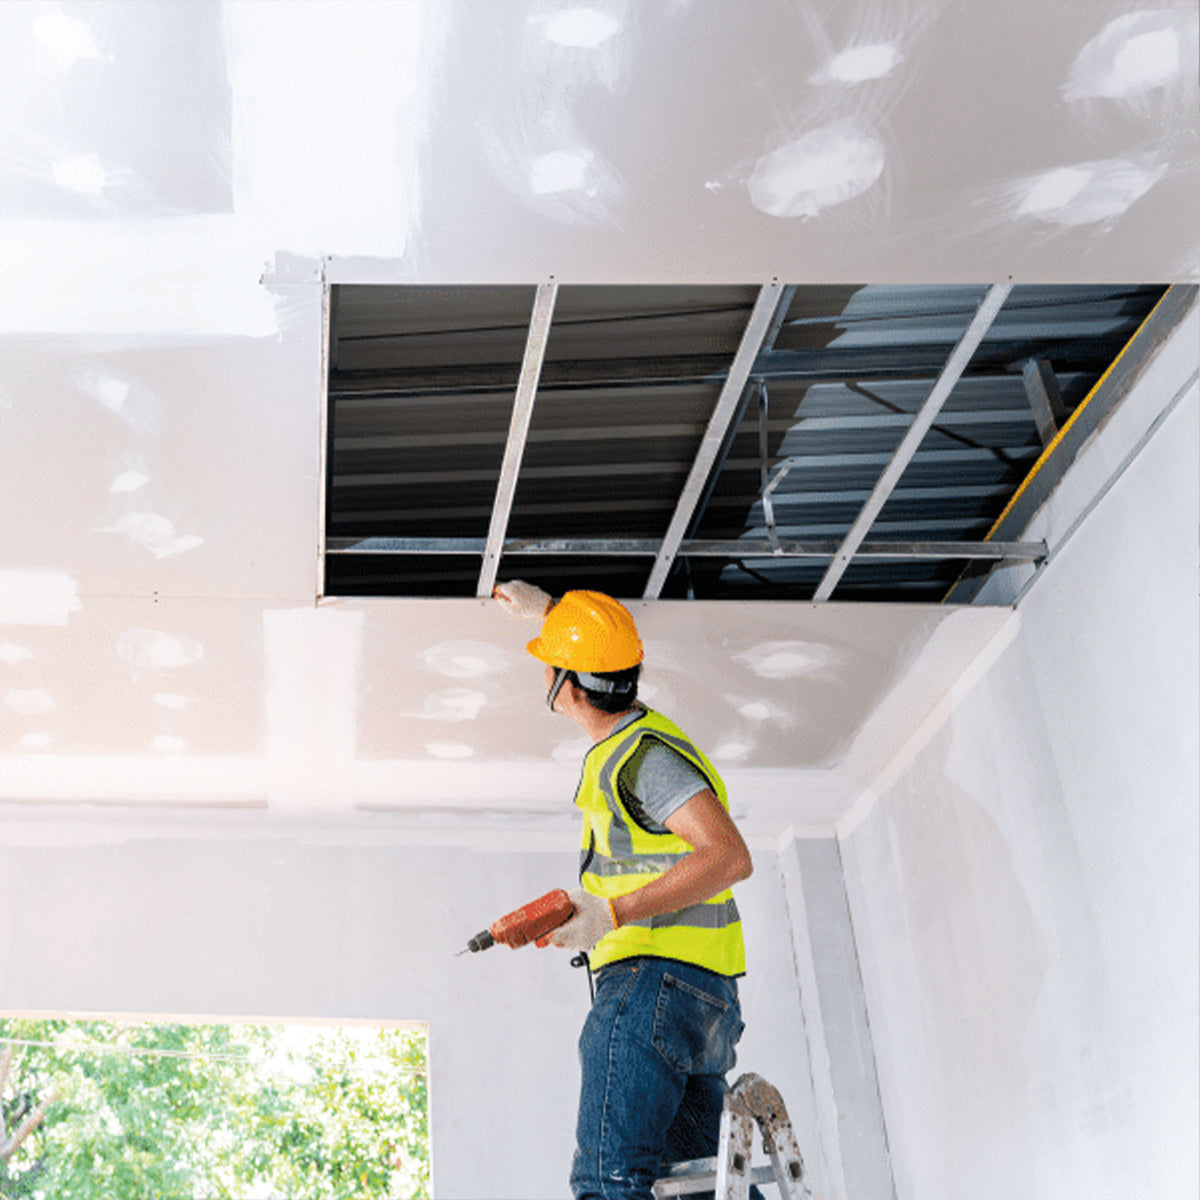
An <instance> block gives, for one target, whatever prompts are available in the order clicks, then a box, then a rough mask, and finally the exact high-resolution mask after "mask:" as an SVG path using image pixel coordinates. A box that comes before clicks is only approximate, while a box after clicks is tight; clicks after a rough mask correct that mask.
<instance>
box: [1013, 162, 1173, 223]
mask: <svg viewBox="0 0 1200 1200" xmlns="http://www.w3.org/2000/svg"><path fill="white" fill-rule="evenodd" d="M1165 173H1166V167H1165V166H1164V165H1163V164H1161V163H1146V164H1140V163H1136V162H1133V161H1131V160H1130V159H1126V158H1112V159H1108V160H1106V161H1103V162H1086V163H1077V164H1075V165H1073V166H1065V167H1057V168H1056V169H1055V170H1053V171H1046V172H1045V173H1043V174H1041V175H1036V176H1034V177H1033V178H1032V179H1031V180H1029V181H1027V183H1026V184H1025V186H1024V188H1023V189H1022V190H1021V192H1020V199H1019V201H1018V204H1017V214H1018V215H1019V216H1023V217H1033V218H1034V219H1035V220H1038V221H1044V222H1047V223H1049V224H1054V225H1092V224H1095V223H1097V222H1100V221H1111V220H1112V219H1113V218H1115V217H1119V216H1120V215H1121V214H1122V213H1124V212H1125V211H1126V210H1127V209H1128V208H1129V207H1130V206H1131V205H1132V204H1133V203H1134V202H1135V201H1136V200H1139V199H1141V197H1142V196H1144V195H1145V194H1146V193H1147V192H1148V191H1149V190H1150V189H1151V188H1152V187H1153V186H1154V185H1155V184H1156V183H1157V182H1158V181H1159V180H1160V179H1161V178H1162V177H1163V175H1164V174H1165Z"/></svg>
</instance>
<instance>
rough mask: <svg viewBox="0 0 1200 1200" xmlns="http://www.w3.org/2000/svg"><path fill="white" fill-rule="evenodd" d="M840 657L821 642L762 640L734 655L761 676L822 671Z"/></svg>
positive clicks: (793, 676)
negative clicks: (760, 643) (758, 643)
mask: <svg viewBox="0 0 1200 1200" xmlns="http://www.w3.org/2000/svg"><path fill="white" fill-rule="evenodd" d="M839 657H840V656H839V655H838V652H837V651H836V650H834V649H833V647H832V646H826V645H823V644H822V643H820V642H763V643H762V645H760V646H754V647H753V648H752V649H750V650H745V651H743V652H742V653H741V654H735V655H734V656H733V658H734V661H736V662H741V663H745V664H746V666H747V667H749V668H750V670H751V671H753V672H754V673H755V675H757V676H759V677H760V678H762V679H797V678H799V677H800V676H802V675H817V674H821V673H823V672H826V671H828V670H830V669H831V668H833V667H835V666H836V665H837V663H838V660H839Z"/></svg>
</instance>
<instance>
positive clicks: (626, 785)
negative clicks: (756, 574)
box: [493, 580, 757, 1200]
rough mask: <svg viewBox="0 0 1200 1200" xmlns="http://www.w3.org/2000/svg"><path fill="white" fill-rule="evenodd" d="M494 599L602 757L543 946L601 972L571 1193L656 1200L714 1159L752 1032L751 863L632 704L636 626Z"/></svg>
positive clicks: (695, 780) (511, 594)
mask: <svg viewBox="0 0 1200 1200" xmlns="http://www.w3.org/2000/svg"><path fill="white" fill-rule="evenodd" d="M493 594H494V596H495V598H496V599H497V600H498V601H499V602H500V603H501V604H502V605H503V606H504V608H505V609H506V610H507V611H508V612H510V613H512V614H514V615H517V616H524V617H530V618H538V619H541V620H542V625H541V632H540V633H539V635H538V636H537V637H536V638H534V639H533V640H532V641H531V642H530V643H529V645H528V649H529V652H530V653H531V654H532V655H533V656H534V657H535V658H537V659H539V660H540V661H541V662H542V663H543V664H545V683H546V702H547V704H548V705H549V707H550V709H551V711H552V712H555V713H559V714H561V715H563V716H565V717H568V718H570V719H571V720H572V721H574V722H575V724H576V725H578V726H579V727H580V728H581V729H582V730H583V731H584V733H586V734H587V736H588V738H589V739H590V740H591V742H592V747H591V749H590V750H589V751H588V753H587V755H586V757H585V758H584V763H583V772H582V777H581V780H580V783H579V787H578V790H577V792H576V795H575V803H576V805H577V806H578V807H579V808H580V809H581V810H582V813H583V838H582V846H581V861H580V884H581V886H580V887H579V888H578V889H576V890H574V891H572V892H571V900H572V902H573V903H574V905H575V915H574V916H573V917H572V918H571V919H570V920H569V921H567V922H566V923H565V924H563V925H561V926H559V927H558V928H557V929H555V930H553V931H552V932H551V933H550V934H549V935H547V938H546V939H544V940H545V941H548V942H549V944H551V945H553V946H558V947H563V948H566V949H571V950H577V951H583V952H585V953H586V954H589V955H590V969H591V970H592V971H594V972H595V975H594V979H595V989H594V997H593V1001H592V1007H591V1010H590V1012H589V1015H588V1018H587V1021H586V1022H585V1024H584V1027H583V1032H582V1034H581V1036H580V1039H579V1054H580V1067H581V1073H582V1080H581V1087H580V1099H579V1115H578V1121H577V1125H576V1148H575V1158H574V1162H573V1165H572V1170H571V1189H572V1192H573V1194H574V1196H575V1200H614V1198H616V1197H620V1198H621V1200H650V1198H651V1197H652V1195H653V1184H654V1181H655V1180H656V1179H658V1178H659V1177H660V1176H661V1175H662V1174H663V1172H664V1168H665V1166H666V1165H667V1164H670V1163H673V1162H683V1161H687V1160H689V1159H693V1158H705V1157H711V1156H713V1155H715V1154H716V1153H717V1144H718V1137H719V1128H720V1120H721V1109H722V1105H723V1102H724V1097H725V1090H726V1082H725V1074H726V1072H727V1071H729V1070H731V1069H732V1067H733V1065H734V1061H735V1052H734V1047H735V1046H736V1045H737V1041H738V1038H739V1037H740V1036H741V1033H742V1029H743V1025H742V1019H741V1008H740V1006H739V1003H738V985H737V980H738V977H739V976H740V975H742V974H743V972H744V970H745V950H744V947H743V943H742V927H741V920H740V918H739V916H738V910H737V905H736V904H735V902H734V899H733V893H732V892H731V891H730V888H731V886H732V885H733V884H735V883H737V882H738V881H740V880H743V879H746V878H747V877H748V876H749V875H750V873H751V870H752V869H753V868H752V865H751V861H750V853H749V851H748V850H747V848H746V843H745V842H744V841H743V840H742V837H741V834H740V833H739V832H738V830H737V828H736V826H735V825H734V823H733V821H732V820H731V819H730V816H729V806H728V801H727V799H726V794H725V787H724V784H723V783H722V782H721V779H720V777H719V776H718V774H717V772H716V771H715V770H714V769H713V766H712V764H711V763H710V762H709V761H708V759H707V758H705V756H704V755H703V754H702V753H701V752H700V750H698V749H697V748H696V746H694V745H693V744H692V742H691V741H690V740H689V739H688V738H687V736H686V735H685V734H684V733H683V732H682V731H681V730H680V729H679V728H678V726H676V725H675V724H674V723H673V722H671V721H670V720H668V719H667V718H666V717H665V716H663V715H661V714H660V713H657V712H655V711H653V710H652V709H650V708H647V707H646V706H645V705H643V704H641V703H640V702H639V700H638V676H639V672H640V670H641V663H642V657H643V652H642V643H641V640H640V638H639V636H638V632H637V629H636V627H635V625H634V621H633V618H632V617H631V616H630V614H629V612H628V610H627V609H626V608H625V607H624V606H623V605H622V604H620V603H619V602H618V601H617V600H614V599H613V598H612V597H610V596H606V595H604V594H602V593H600V592H591V591H571V592H567V593H566V595H564V596H563V597H562V599H561V600H559V601H558V603H557V604H554V603H552V601H551V598H550V596H549V595H548V594H547V593H546V592H544V591H542V590H541V589H540V588H537V587H535V586H533V585H531V584H528V583H525V582H524V581H521V580H513V581H511V582H508V583H502V584H499V585H497V587H496V589H495V591H494V593H493ZM539 944H542V943H539ZM755 1193H756V1194H757V1189H755Z"/></svg>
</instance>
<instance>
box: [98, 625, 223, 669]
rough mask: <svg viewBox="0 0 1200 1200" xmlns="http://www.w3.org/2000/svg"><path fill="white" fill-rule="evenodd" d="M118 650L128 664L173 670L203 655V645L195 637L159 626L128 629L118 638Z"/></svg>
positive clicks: (189, 664)
mask: <svg viewBox="0 0 1200 1200" xmlns="http://www.w3.org/2000/svg"><path fill="white" fill-rule="evenodd" d="M117 653H118V654H119V655H120V656H121V657H122V658H123V659H124V660H125V661H126V662H127V663H128V664H129V665H130V666H131V667H141V668H144V669H145V670H149V671H174V670H178V669H179V668H180V667H190V666H192V665H193V664H194V663H198V662H199V661H200V660H201V659H202V658H203V657H204V647H203V646H202V645H200V643H199V642H197V641H196V640H195V639H194V638H189V637H182V636H180V635H179V634H174V633H164V632H163V631H162V630H161V629H127V630H126V631H125V632H124V633H123V634H121V637H120V639H119V640H118V642H117Z"/></svg>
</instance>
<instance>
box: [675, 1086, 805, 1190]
mask: <svg viewBox="0 0 1200 1200" xmlns="http://www.w3.org/2000/svg"><path fill="white" fill-rule="evenodd" d="M755 1124H757V1125H758V1128H759V1130H760V1131H761V1132H762V1140H763V1149H764V1150H765V1151H766V1152H767V1155H768V1156H769V1157H770V1159H771V1165H770V1166H769V1167H751V1166H750V1159H751V1156H752V1142H753V1139H754V1126H755ZM803 1181H804V1162H803V1160H802V1159H801V1158H800V1151H799V1149H798V1148H797V1146H796V1135H795V1134H794V1133H793V1132H792V1123H791V1121H790V1120H788V1115H787V1108H786V1107H785V1106H784V1103H783V1097H782V1096H780V1094H779V1092H778V1091H777V1090H776V1089H775V1088H773V1087H772V1086H771V1085H770V1084H769V1083H768V1082H767V1081H766V1080H765V1079H763V1077H762V1076H761V1075H754V1074H747V1075H743V1076H742V1077H741V1078H740V1079H739V1080H738V1081H737V1083H735V1084H734V1085H733V1087H732V1088H730V1090H729V1092H728V1094H727V1095H726V1097H725V1107H724V1109H723V1110H722V1112H721V1139H720V1142H719V1144H718V1148H717V1157H716V1158H696V1159H692V1161H691V1162H681V1163H675V1165H674V1166H672V1167H671V1169H670V1171H669V1172H668V1173H667V1174H666V1175H664V1176H663V1177H662V1178H661V1179H660V1180H659V1181H658V1182H657V1183H656V1184H655V1185H654V1195H655V1197H656V1198H657V1200H662V1197H665V1196H686V1195H689V1194H691V1193H693V1192H712V1193H713V1194H714V1195H715V1198H716V1200H748V1198H749V1196H750V1185H751V1184H752V1183H774V1184H777V1185H778V1187H779V1195H780V1197H781V1200H803V1198H804V1197H805V1196H806V1195H808V1194H809V1192H808V1189H807V1188H806V1187H804V1186H803Z"/></svg>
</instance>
